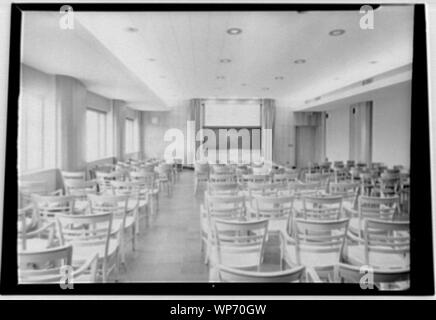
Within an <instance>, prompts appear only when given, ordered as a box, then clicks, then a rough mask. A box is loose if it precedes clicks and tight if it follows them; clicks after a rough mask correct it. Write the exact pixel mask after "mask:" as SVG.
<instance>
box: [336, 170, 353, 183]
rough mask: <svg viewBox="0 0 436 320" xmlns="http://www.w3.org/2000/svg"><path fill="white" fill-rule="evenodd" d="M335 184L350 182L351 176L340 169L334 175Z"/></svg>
mask: <svg viewBox="0 0 436 320" xmlns="http://www.w3.org/2000/svg"><path fill="white" fill-rule="evenodd" d="M334 179H335V182H336V183H337V182H341V181H347V180H350V174H349V172H348V171H347V169H345V168H338V169H336V170H335V174H334Z"/></svg>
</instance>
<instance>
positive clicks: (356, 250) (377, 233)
mask: <svg viewBox="0 0 436 320" xmlns="http://www.w3.org/2000/svg"><path fill="white" fill-rule="evenodd" d="M363 234H364V235H363V238H358V237H356V236H353V235H352V234H349V235H348V237H349V241H348V243H347V246H346V250H345V252H344V260H345V261H347V262H348V263H350V264H352V265H357V266H361V265H367V266H372V267H374V268H375V269H377V268H380V269H408V268H409V267H410V255H409V252H410V231H409V222H406V221H383V220H375V219H367V220H365V227H364V231H363Z"/></svg>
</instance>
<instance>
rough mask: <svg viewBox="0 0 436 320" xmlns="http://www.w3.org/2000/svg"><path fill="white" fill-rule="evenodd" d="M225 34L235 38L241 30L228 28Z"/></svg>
mask: <svg viewBox="0 0 436 320" xmlns="http://www.w3.org/2000/svg"><path fill="white" fill-rule="evenodd" d="M227 33H228V34H230V35H232V36H235V35H238V34H241V33H242V29H241V28H229V29H227Z"/></svg>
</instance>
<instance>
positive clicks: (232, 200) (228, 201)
mask: <svg viewBox="0 0 436 320" xmlns="http://www.w3.org/2000/svg"><path fill="white" fill-rule="evenodd" d="M204 201H205V207H206V210H207V213H208V218H209V219H214V218H221V219H238V218H242V217H244V216H245V211H246V210H245V197H244V196H239V195H238V196H228V195H226V196H223V195H219V196H215V195H208V194H206V198H205V199H204Z"/></svg>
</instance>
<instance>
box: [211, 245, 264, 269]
mask: <svg viewBox="0 0 436 320" xmlns="http://www.w3.org/2000/svg"><path fill="white" fill-rule="evenodd" d="M259 251H260V250H259ZM259 255H260V252H228V251H226V250H223V251H221V261H219V259H218V251H217V247H216V246H214V245H210V255H209V262H210V263H211V265H212V266H215V265H217V264H222V265H225V266H227V267H233V268H252V267H257V266H259V264H260V256H259Z"/></svg>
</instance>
